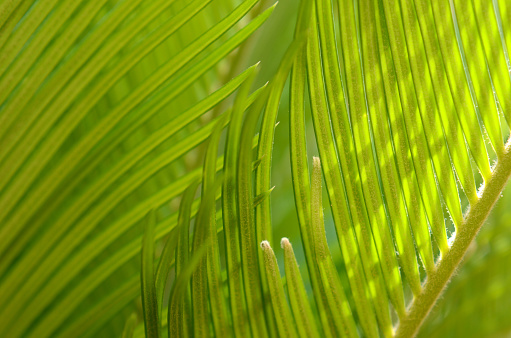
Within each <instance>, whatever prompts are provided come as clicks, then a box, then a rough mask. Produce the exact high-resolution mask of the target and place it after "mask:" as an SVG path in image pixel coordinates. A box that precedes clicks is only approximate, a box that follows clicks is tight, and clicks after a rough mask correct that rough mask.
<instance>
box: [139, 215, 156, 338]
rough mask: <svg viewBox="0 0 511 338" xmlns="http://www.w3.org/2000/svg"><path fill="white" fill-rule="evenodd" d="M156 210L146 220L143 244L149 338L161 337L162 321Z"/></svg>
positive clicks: (143, 279) (143, 305) (146, 329)
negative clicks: (156, 262) (157, 284)
mask: <svg viewBox="0 0 511 338" xmlns="http://www.w3.org/2000/svg"><path fill="white" fill-rule="evenodd" d="M155 217H156V215H155V213H154V210H152V211H150V212H149V214H148V215H147V217H146V219H145V226H144V239H143V244H142V273H141V275H140V279H141V282H140V284H141V285H142V309H143V311H144V325H145V334H146V337H148V338H157V337H159V336H160V321H159V316H158V299H157V296H156V287H155V284H154V224H155Z"/></svg>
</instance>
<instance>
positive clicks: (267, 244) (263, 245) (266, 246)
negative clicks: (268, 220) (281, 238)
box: [261, 240, 271, 250]
mask: <svg viewBox="0 0 511 338" xmlns="http://www.w3.org/2000/svg"><path fill="white" fill-rule="evenodd" d="M261 249H263V250H265V249H271V246H270V242H268V241H266V240H264V241H262V242H261Z"/></svg>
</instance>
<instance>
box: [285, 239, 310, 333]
mask: <svg viewBox="0 0 511 338" xmlns="http://www.w3.org/2000/svg"><path fill="white" fill-rule="evenodd" d="M280 245H281V247H282V249H284V262H285V269H286V281H287V292H288V295H289V302H290V304H291V310H292V311H293V316H294V318H295V323H296V326H297V330H298V333H299V334H300V336H302V337H320V333H319V332H320V331H319V330H318V327H317V325H316V320H315V316H314V313H313V312H312V309H311V306H310V304H309V301H308V298H307V291H306V290H305V286H304V284H303V279H302V277H301V276H300V270H299V269H298V263H297V262H296V258H295V254H294V251H293V246H292V245H291V243H290V242H289V240H288V239H287V238H282V240H281V241H280Z"/></svg>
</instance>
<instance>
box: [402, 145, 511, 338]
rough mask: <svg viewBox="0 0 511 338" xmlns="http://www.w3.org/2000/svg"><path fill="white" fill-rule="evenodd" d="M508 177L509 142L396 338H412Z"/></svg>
mask: <svg viewBox="0 0 511 338" xmlns="http://www.w3.org/2000/svg"><path fill="white" fill-rule="evenodd" d="M510 176H511V138H510V139H509V140H508V142H507V144H506V147H505V151H504V153H503V155H502V156H501V157H500V158H499V159H498V161H497V164H496V166H495V168H494V169H493V174H492V176H491V178H490V180H489V181H488V182H487V184H486V183H485V185H484V186H483V187H482V189H481V191H482V194H481V195H480V196H481V197H480V198H479V200H477V202H476V203H474V204H473V205H472V206H471V207H470V209H469V210H468V211H467V213H466V214H465V217H464V220H463V223H462V225H461V226H460V227H459V229H457V232H456V237H455V240H454V243H453V245H452V246H451V248H450V250H449V251H448V252H447V254H446V255H445V256H444V257H442V259H441V260H440V261H439V262H438V264H437V266H436V269H435V270H433V271H432V272H431V273H430V274H429V275H428V277H427V279H426V281H425V282H424V284H423V287H422V292H421V293H420V294H419V295H418V296H417V297H416V298H415V299H414V300H413V302H412V304H411V306H410V307H409V308H408V310H407V313H406V316H405V317H404V318H402V320H401V321H400V323H399V324H398V327H397V328H396V333H395V335H394V336H395V337H399V338H401V337H403V338H404V337H407V338H408V337H414V336H415V335H416V334H417V332H418V330H419V328H420V327H421V325H422V323H423V322H424V320H425V319H426V317H427V316H428V314H429V312H430V311H431V309H432V308H433V305H434V304H435V303H436V301H437V299H438V297H439V296H440V295H441V293H442V291H443V290H444V289H445V286H446V285H447V283H448V282H449V280H450V279H451V277H452V276H453V275H454V273H455V271H456V268H457V267H458V266H459V264H460V263H461V261H462V259H463V257H464V256H465V252H466V251H467V249H468V247H469V245H470V243H472V241H473V240H474V237H475V236H476V234H477V233H478V231H479V229H480V228H481V226H482V225H483V223H484V221H485V220H486V218H488V215H489V214H490V211H491V210H492V208H493V206H494V205H495V203H496V202H497V200H498V199H499V197H500V195H501V193H502V190H503V189H504V187H505V186H506V183H507V181H508V179H509V177H510Z"/></svg>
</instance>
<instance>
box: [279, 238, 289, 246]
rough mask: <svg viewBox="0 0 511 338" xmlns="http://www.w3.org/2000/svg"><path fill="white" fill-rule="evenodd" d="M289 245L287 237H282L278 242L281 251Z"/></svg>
mask: <svg viewBox="0 0 511 338" xmlns="http://www.w3.org/2000/svg"><path fill="white" fill-rule="evenodd" d="M289 245H291V243H290V242H289V239H288V238H287V237H282V239H281V240H280V247H281V248H282V249H285V247H287V246H289Z"/></svg>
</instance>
